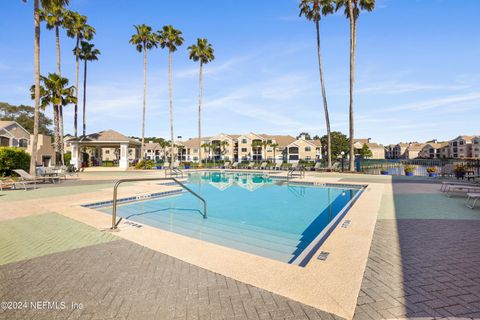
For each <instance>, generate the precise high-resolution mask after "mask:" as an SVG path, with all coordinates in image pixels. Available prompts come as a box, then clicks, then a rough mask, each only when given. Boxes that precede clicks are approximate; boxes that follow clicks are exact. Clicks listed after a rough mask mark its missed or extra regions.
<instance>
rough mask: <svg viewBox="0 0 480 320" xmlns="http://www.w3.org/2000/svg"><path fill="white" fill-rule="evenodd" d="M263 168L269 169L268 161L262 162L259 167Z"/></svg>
mask: <svg viewBox="0 0 480 320" xmlns="http://www.w3.org/2000/svg"><path fill="white" fill-rule="evenodd" d="M259 168H260V169H261V170H265V169H267V162H262V164H261V165H260V167H259Z"/></svg>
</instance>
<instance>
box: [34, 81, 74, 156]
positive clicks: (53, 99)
mask: <svg viewBox="0 0 480 320" xmlns="http://www.w3.org/2000/svg"><path fill="white" fill-rule="evenodd" d="M40 81H41V82H42V83H43V85H40V86H39V91H40V107H41V108H42V109H43V110H45V108H46V107H47V106H48V105H50V104H51V105H52V107H53V122H54V144H55V145H58V144H59V143H60V126H59V122H60V108H59V107H60V106H61V107H64V106H67V105H69V104H71V103H75V102H76V98H75V95H74V93H75V88H74V87H73V86H68V79H67V78H62V77H60V76H59V75H58V74H56V73H49V74H48V77H44V76H40ZM36 90H37V86H36V85H33V86H32V87H31V88H30V92H31V95H32V99H35V98H36V94H37V92H36ZM55 151H56V152H58V151H57V150H55Z"/></svg>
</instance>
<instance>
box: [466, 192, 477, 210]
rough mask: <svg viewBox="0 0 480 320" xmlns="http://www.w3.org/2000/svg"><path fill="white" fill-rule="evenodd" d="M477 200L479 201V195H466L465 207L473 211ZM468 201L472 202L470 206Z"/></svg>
mask: <svg viewBox="0 0 480 320" xmlns="http://www.w3.org/2000/svg"><path fill="white" fill-rule="evenodd" d="M478 199H480V193H467V201H466V202H465V205H466V206H467V207H468V208H470V209H473V208H475V204H476V203H477V200H478ZM470 200H473V202H472V204H470Z"/></svg>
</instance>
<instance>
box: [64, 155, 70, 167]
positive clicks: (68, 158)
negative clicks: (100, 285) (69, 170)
mask: <svg viewBox="0 0 480 320" xmlns="http://www.w3.org/2000/svg"><path fill="white" fill-rule="evenodd" d="M63 160H64V161H65V164H66V165H67V166H68V165H69V164H70V160H72V154H71V153H70V152H67V153H65V154H64V155H63Z"/></svg>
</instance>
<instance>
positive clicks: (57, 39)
mask: <svg viewBox="0 0 480 320" xmlns="http://www.w3.org/2000/svg"><path fill="white" fill-rule="evenodd" d="M55 46H56V48H57V69H58V77H59V78H61V77H62V71H61V55H60V31H59V27H58V24H57V25H56V26H55ZM58 112H59V117H58V122H59V130H58V140H57V143H58V145H57V151H58V152H60V160H61V163H62V164H64V160H63V107H62V104H61V103H60V104H59V105H58Z"/></svg>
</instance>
